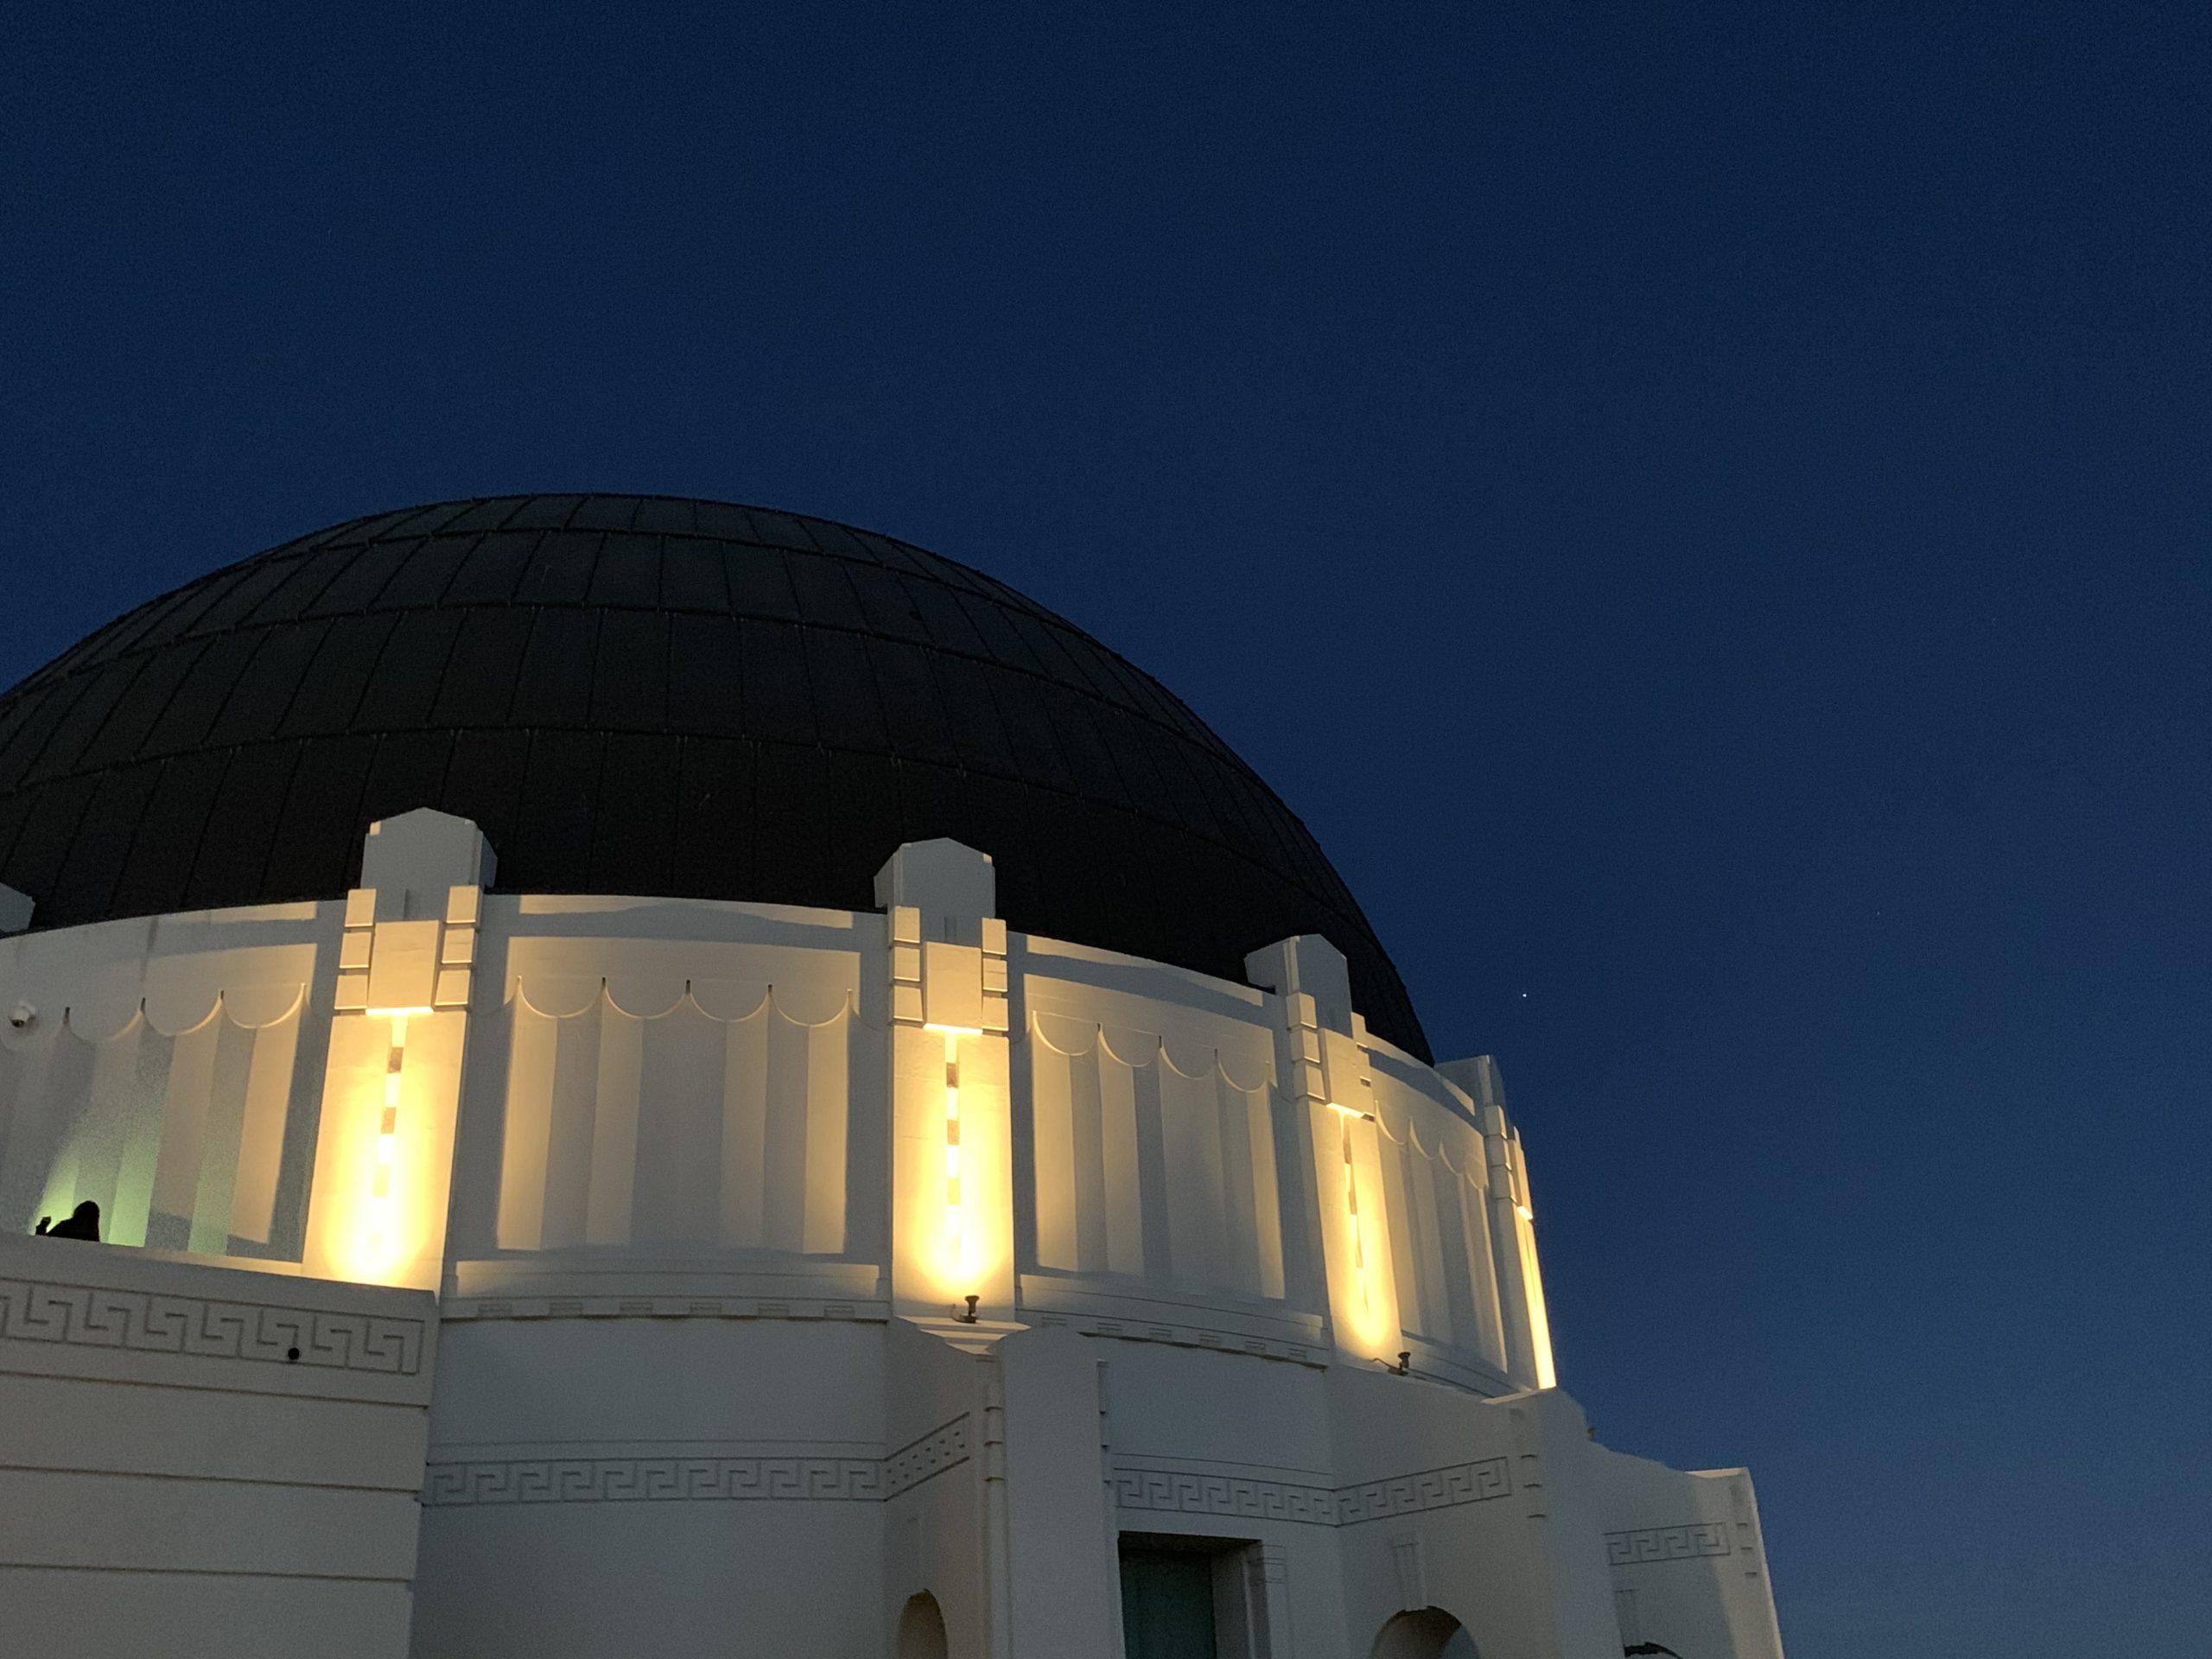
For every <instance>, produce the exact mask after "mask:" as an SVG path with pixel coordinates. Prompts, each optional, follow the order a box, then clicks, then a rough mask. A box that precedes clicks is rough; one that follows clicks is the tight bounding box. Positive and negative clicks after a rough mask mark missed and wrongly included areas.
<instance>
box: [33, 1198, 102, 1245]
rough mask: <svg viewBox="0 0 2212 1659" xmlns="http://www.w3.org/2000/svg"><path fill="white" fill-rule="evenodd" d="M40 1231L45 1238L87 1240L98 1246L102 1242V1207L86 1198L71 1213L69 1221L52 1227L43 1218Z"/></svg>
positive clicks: (39, 1222) (39, 1226)
mask: <svg viewBox="0 0 2212 1659" xmlns="http://www.w3.org/2000/svg"><path fill="white" fill-rule="evenodd" d="M38 1230H39V1234H40V1236H41V1237H45V1238H86V1239H90V1240H91V1241H92V1243H95V1244H97V1243H99V1242H100V1207H99V1205H97V1204H94V1203H93V1202H92V1200H91V1199H90V1198H86V1200H85V1201H84V1202H83V1203H82V1204H80V1205H78V1206H77V1207H76V1209H75V1210H73V1211H71V1212H70V1215H69V1219H68V1220H67V1221H65V1222H60V1223H59V1224H55V1225H54V1226H52V1227H49V1226H48V1225H47V1217H44V1216H41V1217H39V1218H38Z"/></svg>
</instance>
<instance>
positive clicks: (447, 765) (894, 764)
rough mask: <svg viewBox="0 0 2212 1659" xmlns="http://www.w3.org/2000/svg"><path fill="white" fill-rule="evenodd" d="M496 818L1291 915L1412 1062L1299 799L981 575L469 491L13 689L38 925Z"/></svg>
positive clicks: (1097, 649)
mask: <svg viewBox="0 0 2212 1659" xmlns="http://www.w3.org/2000/svg"><path fill="white" fill-rule="evenodd" d="M417 806H435V807H437V808H439V809H440V810H444V811H448V812H453V813H457V814H460V815H461V816H463V817H469V818H473V819H474V820H475V821H476V823H478V824H480V826H481V827H482V829H483V830H484V833H485V835H486V836H487V837H488V838H489V839H490V841H491V843H492V845H493V849H495V850H496V852H497V853H498V855H499V886H500V887H502V888H505V889H508V890H511V891H517V892H534V893H643V894H655V895H667V896H671V897H687V898H708V899H754V900H766V901H771V902H776V903H783V904H794V905H817V906H831V907H835V908H840V909H848V910H854V909H865V908H868V907H871V906H873V903H874V899H873V892H872V883H873V878H874V873H875V871H876V869H877V868H879V867H880V865H881V864H882V863H883V861H884V860H885V859H886V858H887V857H889V856H890V855H891V853H892V851H893V849H895V848H896V847H897V846H898V845H899V842H906V841H922V840H927V839H930V838H931V837H934V836H951V837H954V838H955V839H957V840H960V841H963V842H967V843H968V844H969V845H970V846H973V847H976V848H980V849H982V850H983V851H984V852H987V853H988V854H990V855H992V857H993V859H994V860H995V862H996V865H997V869H998V884H999V907H1000V910H1001V912H1002V913H1003V914H1004V915H1005V917H1006V918H1007V923H1008V925H1011V926H1013V927H1014V928H1017V929H1019V930H1020V931H1024V932H1031V933H1041V934H1046V935H1048V936H1051V937H1053V938H1065V939H1071V940H1075V941H1078V942H1080V943H1083V944H1093V945H1098V946H1102V947H1104V948H1107V949H1110V950H1123V951H1128V952H1129V953H1131V954H1133V955H1137V956H1142V957H1152V958H1154V959H1155V960H1158V961H1162V962H1168V963H1177V964H1179V965H1181V966H1184V967H1188V968H1194V969H1200V970H1202V971H1204V972H1206V973H1211V974H1215V975H1218V976H1223V977H1224V978H1229V979H1241V978H1242V977H1243V958H1244V956H1245V954H1246V953H1247V952H1248V951H1250V950H1255V949H1256V948H1257V947H1259V946H1261V945H1262V944H1268V943H1269V942H1271V941H1273V940H1275V939H1279V938H1285V937H1287V936H1288V935H1291V934H1294V933H1320V934H1324V935H1325V936H1327V938H1329V939H1330V940H1331V941H1332V942H1333V943H1334V944H1336V945H1337V946H1338V949H1340V950H1343V951H1344V954H1345V956H1346V957H1349V958H1350V960H1351V976H1352V987H1353V994H1354V996H1355V998H1356V1000H1357V1002H1358V1005H1359V1006H1360V1007H1361V1008H1362V1009H1363V1011H1364V1012H1365V1013H1366V1014H1367V1015H1368V1018H1369V1020H1370V1022H1371V1023H1372V1024H1373V1026H1374V1027H1375V1029H1376V1031H1378V1032H1379V1033H1382V1034H1383V1035H1384V1036H1386V1037H1389V1039H1392V1040H1393V1041H1395V1042H1396V1043H1399V1044H1400V1045H1402V1046H1405V1047H1408V1048H1410V1049H1412V1050H1414V1052H1417V1053H1421V1054H1423V1055H1424V1057H1425V1056H1426V1052H1427V1046H1426V1043H1425V1041H1424V1039H1423V1038H1422V1034H1421V1026H1420V1023H1419V1021H1418V1020H1416V1019H1415V1018H1414V1011H1413V1007H1412V1004H1411V1002H1410V1001H1408V998H1407V995H1406V991H1405V987H1404V985H1403V983H1402V982H1401V981H1400V979H1399V977H1398V974H1397V970H1396V969H1395V968H1394V967H1392V965H1391V963H1390V960H1389V957H1388V956H1387V955H1385V954H1384V952H1383V947H1382V944H1380V942H1379V941H1377V940H1376V937H1375V934H1374V932H1373V931H1372V930H1371V929H1370V927H1369V926H1368V924H1367V920H1366V918H1365V917H1363V915H1362V914H1361V913H1360V909H1359V906H1358V905H1357V902H1355V901H1354V899H1352V896H1351V893H1350V892H1349V891H1348V890H1347V889H1346V888H1345V887H1344V881H1343V880H1342V878H1340V877H1339V876H1338V874H1337V873H1336V871H1335V870H1334V869H1332V868H1331V867H1330V865H1329V861H1328V860H1327V859H1326V858H1325V857H1324V856H1323V855H1322V853H1321V850H1320V849H1319V847H1318V846H1317V845H1316V844H1315V843H1314V841H1313V836H1312V835H1311V834H1309V833H1308V832H1307V830H1306V827H1305V825H1303V824H1302V823H1300V822H1299V821H1298V819H1297V817H1295V816H1294V815H1293V814H1292V812H1291V811H1290V810H1289V809H1288V808H1287V807H1286V806H1285V805H1284V804H1282V802H1281V800H1279V799H1277V798H1276V797H1275V796H1274V793H1273V791H1270V790H1269V789H1268V786H1267V785H1265V784H1263V783H1262V782H1261V781H1260V779H1259V778H1258V777H1257V776H1256V775H1255V773H1254V772H1252V770H1251V768H1250V767H1249V766H1246V765H1245V764H1244V763H1243V761H1242V760H1238V759H1237V758H1236V755H1235V754H1233V753H1230V749H1229V747H1228V746H1227V745H1225V744H1224V743H1223V742H1222V741H1221V740H1220V739H1219V738H1217V737H1216V736H1215V735H1214V734H1213V733H1212V732H1211V731H1209V730H1208V729H1207V728H1206V727H1205V724H1204V722H1202V721H1199V720H1198V717H1197V716H1196V715H1192V712H1191V711H1190V710H1189V709H1186V708H1185V707H1184V706H1183V704H1182V703H1181V702H1179V701H1178V700H1177V699H1176V698H1175V697H1174V696H1173V695H1171V694H1170V693H1169V692H1167V691H1166V690H1164V689H1163V688H1162V687H1161V686H1160V684H1159V683H1158V682H1156V681H1154V679H1153V678H1152V677H1150V676H1148V675H1147V674H1144V673H1142V672H1141V671H1138V670H1136V669H1135V668H1133V667H1131V666H1130V665H1129V664H1128V663H1126V662H1124V661H1123V660H1122V658H1120V657H1118V656H1116V654H1115V653H1114V652H1110V651H1109V650H1107V649H1106V648H1105V647H1104V646H1103V645H1100V644H1098V642H1097V641H1096V640H1095V639H1091V638H1090V636H1089V635H1088V634H1085V633H1084V632H1082V631H1081V630H1079V629H1077V628H1075V627H1073V626H1071V625H1069V624H1068V623H1067V622H1065V621H1063V620H1061V619H1060V618H1058V617H1057V616H1055V615H1053V614H1052V613H1051V612H1049V611H1047V610H1046V609H1044V608H1043V607H1041V606H1039V605H1037V604H1034V603H1033V602H1032V601H1029V600H1027V599H1025V598H1023V597H1022V596H1021V595H1020V594H1017V593H1015V592H1014V590H1013V589H1012V588H1007V586H1005V585H1004V584H1003V583H1001V582H995V581H993V580H992V579H991V578H990V577H988V576H986V575H982V573H980V572H978V571H975V570H971V569H968V568H967V567H966V566H965V565H962V564H957V563H953V562H952V561H951V560H950V559H944V558H940V557H938V556H937V555H935V554H933V553H928V552H925V551H924V550H922V549H920V548H918V547H913V546H910V545H908V544H907V543H903V542H897V541H893V540H891V539H890V538H888V537H883V536H878V535H874V534H871V533H869V532H868V531H859V530H853V529H849V528H847V527H846V526H844V525H842V524H830V523H828V522H826V521H824V520H823V519H819V518H801V517H799V516H798V515H796V514H791V513H783V512H766V511H763V510H761V509H760V508H755V507H740V506H730V505H723V504H721V503H718V502H709V501H690V500H680V499H671V498H667V497H659V496H628V495H531V496H501V497H497V498H493V499H484V500H474V501H457V502H446V503H442V504H440V505H435V506H426V507H417V508H413V509H410V510H408V511H405V512H389V513H384V514H381V515H379V516H377V517H374V518H360V519H356V520H354V521H353V522H352V523H350V524H340V525H338V526H337V527H336V528H334V529H331V530H326V531H321V532H319V533H317V534H315V535H312V536H306V537H302V538H300V539H299V540H297V541H294V542H288V543H285V544H284V545H283V546H281V547H276V548H271V549H270V550H269V551H267V552H265V553H259V554H256V555H255V556H253V557H251V558H249V559H246V560H245V561H243V562H241V563H237V564H233V565H232V566H230V567H229V568H227V569H222V570H218V571H216V572H214V573H213V575H207V576H203V577H201V578H200V580H199V581H197V582H190V583H188V584H187V585H186V586H184V587H182V588H178V589H177V590H176V591H175V592H174V593H170V594H164V595H163V596H162V597H161V598H159V599H156V600H154V601H150V602H149V603H147V604H144V605H142V606H140V607H138V608H137V609H136V610H134V611H132V612H130V613H128V614H127V615H125V616H123V617H121V618H119V619H118V620H116V621H114V622H111V623H110V624H109V625H108V626H105V627H104V628H102V629H100V630H99V632H96V633H94V634H92V636H91V637H89V638H88V639H86V640H84V641H83V643H81V644H80V645H77V646H76V647H75V648H74V649H73V650H71V651H69V652H65V653H64V654H63V655H62V656H60V658H56V659H55V660H54V662H52V663H49V664H47V666H46V667H44V668H42V669H40V670H39V671H37V672H35V673H34V674H32V675H31V676H30V677H29V678H27V679H25V680H24V681H23V682H22V683H21V684H19V685H17V686H16V687H15V688H14V689H13V690H11V691H9V692H8V693H6V694H5V695H4V696H0V881H5V882H6V883H8V884H9V885H10V886H11V887H16V888H18V889H19V890H21V891H22V892H24V893H29V894H30V895H31V896H32V898H34V899H35V900H36V901H37V910H36V912H35V921H36V922H37V923H38V925H41V926H63V925H72V924H75V923H81V922H91V921H98V920H101V919H104V918H110V917H118V916H138V915H149V914H156V913H159V912H167V911H173V910H182V909H200V908H203V907H212V906H228V905H244V904H254V903H260V902H265V901H270V900H278V899H303V898H311V897H323V896H330V895H334V894H336V893H340V892H342V891H343V890H344V889H345V888H346V887H348V886H349V885H351V883H352V881H353V879H354V877H355V875H356V874H357V873H358V870H359V858H360V841H361V836H362V835H363V833H364V831H365V829H366V827H367V825H368V823H370V822H371V821H372V819H375V818H378V817H386V816H389V815H391V814H393V813H396V812H400V811H404V810H407V809H409V808H411V807H417Z"/></svg>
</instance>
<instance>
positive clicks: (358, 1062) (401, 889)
mask: <svg viewBox="0 0 2212 1659" xmlns="http://www.w3.org/2000/svg"><path fill="white" fill-rule="evenodd" d="M493 868H494V861H493V855H492V850H491V848H490V847H489V846H488V845H487V844H486V842H485V840H484V836H483V834H482V832H481V831H480V830H479V829H477V827H476V826H475V825H474V823H470V822H468V820H467V819H466V818H457V817H451V816H449V815H448V814H446V813H442V812H433V811H429V810H420V811H414V812H407V813H404V814H402V815H400V816H399V817H392V818H385V819H382V820H380V821H378V823H372V824H371V825H370V826H369V833H368V836H367V838H366V840H365V842H364V845H363V848H362V856H361V885H360V886H359V887H356V888H354V889H353V891H352V892H351V893H347V894H346V913H345V928H344V931H343V933H342V935H341V937H340V944H339V974H338V989H337V996H336V1007H335V1014H334V1019H333V1020H332V1022H331V1033H330V1048H329V1053H328V1057H327V1061H326V1065H325V1070H324V1077H323V1090H322V1122H321V1131H320V1134H319V1135H318V1136H317V1138H316V1142H315V1185H314V1188H313V1192H312V1196H311V1198H310V1201H309V1205H308V1236H307V1252H306V1257H305V1266H306V1269H307V1271H308V1273H309V1274H314V1275H315V1276H318V1277H321V1278H328V1279H346V1280H353V1281H359V1282H360V1283H365V1284H385V1285H404V1286H407V1287H412V1288H416V1289H423V1290H435V1288H436V1287H437V1286H438V1283H439V1280H440V1277H441V1275H442V1263H443V1258H444V1252H445V1236H446V1215H447V1209H448V1203H449V1201H450V1198H451V1189H452V1183H453V1149H454V1125H455V1123H456V1121H457V1119H458V1116H459V1109H460V1100H461V1068H462V1065H463V1063H464V1060H465V1058H466V1052H467V1038H468V1003H469V997H470V993H471V990H472V988H473V979H474V964H475V959H476V930H477V924H478V921H479V919H480V915H481V911H482V901H483V892H484V888H485V887H486V885H488V884H489V882H490V881H491V880H492V874H493Z"/></svg>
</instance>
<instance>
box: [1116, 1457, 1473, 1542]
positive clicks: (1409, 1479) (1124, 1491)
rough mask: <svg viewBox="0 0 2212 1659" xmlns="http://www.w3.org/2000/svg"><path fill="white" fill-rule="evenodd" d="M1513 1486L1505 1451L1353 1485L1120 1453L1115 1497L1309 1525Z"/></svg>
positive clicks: (1175, 1509)
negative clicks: (1137, 1458)
mask: <svg viewBox="0 0 2212 1659" xmlns="http://www.w3.org/2000/svg"><path fill="white" fill-rule="evenodd" d="M1281 1472H1282V1473H1283V1474H1285V1475H1287V1474H1290V1473H1291V1472H1292V1471H1281ZM1512 1490H1513V1481H1512V1478H1511V1476H1510V1474H1509V1473H1508V1472H1507V1469H1506V1460H1505V1459H1503V1458H1484V1459H1480V1460H1478V1461H1477V1462H1473V1463H1459V1464H1449V1465H1445V1466H1443V1467H1441V1468H1436V1469H1424V1470H1421V1471H1417V1472H1415V1473H1413V1474H1408V1475H1394V1476H1391V1477H1389V1478H1386V1479H1383V1480H1364V1481H1359V1482H1357V1483H1355V1484H1352V1485H1349V1486H1323V1485H1319V1484H1314V1483H1313V1482H1307V1481H1300V1480H1296V1479H1284V1478H1276V1477H1274V1476H1272V1475H1265V1474H1261V1473H1257V1472H1255V1473H1250V1474H1245V1473H1232V1472H1228V1471H1222V1470H1218V1469H1198V1468H1192V1467H1188V1466H1183V1465H1176V1464H1174V1463H1173V1462H1169V1461H1166V1460H1159V1459H1147V1460H1146V1461H1144V1462H1141V1463H1140V1462H1137V1461H1135V1460H1134V1459H1129V1460H1124V1459H1116V1461H1115V1465H1114V1498H1115V1503H1116V1505H1117V1506H1118V1507H1120V1508H1122V1509H1125V1510H1154V1511H1159V1512H1165V1513H1170V1514H1179V1515H1217V1516H1236V1517H1237V1518H1239V1519H1243V1520H1254V1521H1294V1522H1301V1523H1303V1524H1305V1525H1307V1526H1321V1527H1353V1526H1358V1525H1360V1524H1361V1523H1362V1522H1368V1521H1382V1520H1387V1519H1389V1518H1390V1517H1391V1516H1401V1515H1412V1514H1415V1513H1417V1512H1420V1511H1421V1510H1445V1509H1454V1508H1457V1507H1459V1505H1461V1504H1465V1503H1486V1502H1488V1501H1489V1500H1490V1499H1491V1498H1494V1497H1505V1496H1507V1495H1508V1494H1509V1493H1510V1492H1511V1491H1512Z"/></svg>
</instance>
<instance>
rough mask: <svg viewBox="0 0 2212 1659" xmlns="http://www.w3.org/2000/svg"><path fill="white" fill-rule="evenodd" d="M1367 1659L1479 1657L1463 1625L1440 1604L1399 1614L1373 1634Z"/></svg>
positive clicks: (1470, 1658)
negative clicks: (1371, 1645) (1373, 1638)
mask: <svg viewBox="0 0 2212 1659" xmlns="http://www.w3.org/2000/svg"><path fill="white" fill-rule="evenodd" d="M1367 1651H1368V1659H1479V1656H1478V1654H1477V1653H1476V1651H1475V1639H1474V1637H1471V1636H1469V1635H1468V1634H1467V1631H1466V1627H1465V1625H1463V1624H1460V1623H1459V1620H1458V1619H1456V1618H1452V1615H1451V1614H1449V1613H1447V1612H1446V1611H1444V1610H1443V1609H1442V1608H1441V1607H1423V1608H1421V1610H1420V1611H1417V1612H1411V1613H1400V1614H1399V1615H1398V1616H1397V1617H1396V1618H1393V1619H1392V1620H1391V1621H1390V1622H1389V1624H1385V1625H1384V1626H1383V1628H1382V1629H1381V1630H1378V1631H1377V1632H1376V1637H1375V1645H1374V1646H1373V1647H1371V1648H1370V1649H1368V1650H1367Z"/></svg>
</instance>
